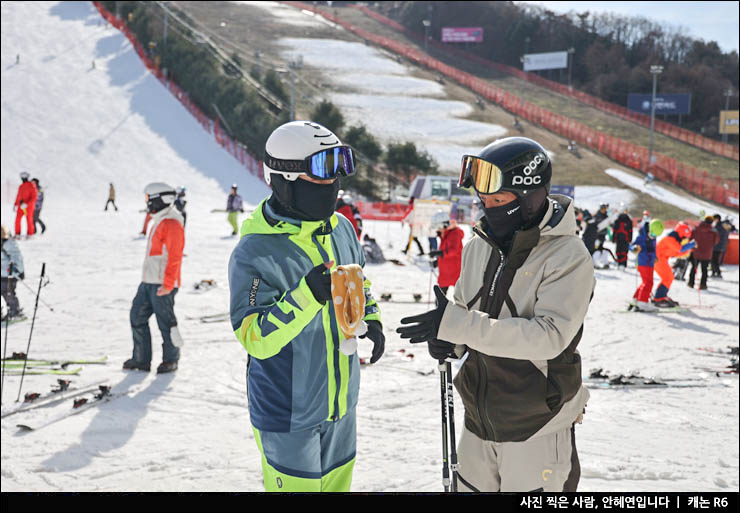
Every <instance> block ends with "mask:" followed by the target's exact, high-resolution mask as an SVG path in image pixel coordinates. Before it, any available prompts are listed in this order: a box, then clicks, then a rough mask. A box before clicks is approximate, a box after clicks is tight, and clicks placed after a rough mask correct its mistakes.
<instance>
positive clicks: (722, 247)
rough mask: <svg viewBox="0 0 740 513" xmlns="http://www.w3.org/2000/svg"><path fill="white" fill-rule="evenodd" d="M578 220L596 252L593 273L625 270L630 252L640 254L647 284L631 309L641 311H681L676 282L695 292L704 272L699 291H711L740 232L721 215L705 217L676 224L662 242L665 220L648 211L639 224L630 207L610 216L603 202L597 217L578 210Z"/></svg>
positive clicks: (585, 240)
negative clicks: (674, 288) (732, 239)
mask: <svg viewBox="0 0 740 513" xmlns="http://www.w3.org/2000/svg"><path fill="white" fill-rule="evenodd" d="M576 216H577V218H576V219H577V226H578V228H577V231H578V233H580V234H581V238H582V240H583V243H584V244H585V246H586V248H587V249H588V251H589V253H591V257H592V260H593V264H594V268H596V269H601V270H603V269H611V268H614V267H616V269H618V270H624V269H626V268H627V265H628V260H629V259H628V255H629V252H630V251H632V252H633V253H635V254H636V258H635V262H636V265H635V267H636V268H637V270H638V272H639V274H640V277H641V279H642V282H641V283H640V286H639V287H638V288H637V290H636V291H635V293H634V295H633V297H632V300H631V301H630V302H629V308H630V310H633V311H641V312H652V311H655V310H656V309H657V308H676V307H678V306H680V305H679V304H678V302H677V301H676V300H674V299H672V298H671V297H670V296H668V292H669V291H670V288H671V285H672V283H673V281H674V280H675V279H679V280H680V281H684V280H686V282H687V285H688V286H689V287H690V288H694V287H695V284H696V281H697V280H696V274H697V270H699V269H700V270H701V278H700V279H699V289H700V290H707V289H708V278H709V277H710V274H709V270H710V266H711V277H712V278H718V279H721V278H722V271H721V265H722V263H723V261H724V256H725V253H726V251H727V244H728V240H729V235H730V233H732V232H737V228H735V226H734V225H733V224H732V222H731V221H730V220H729V219H728V218H726V219H724V220H723V219H722V216H721V215H720V214H714V215H713V216H702V217H701V219H700V220H699V222H698V223H697V222H695V221H694V222H690V221H679V222H675V224H674V225H673V228H672V229H671V230H670V231H669V232H668V233H667V234H666V235H665V236H664V237H663V238H661V239H660V240H658V237H659V236H661V234H663V233H664V229H665V228H666V227H665V226H664V223H663V221H661V220H660V219H653V218H651V216H650V212H649V211H647V210H645V211H643V213H642V218H641V219H637V220H634V219H633V218H632V217H631V216H630V215H629V209H628V208H627V207H626V206H625V205H620V208H619V209H618V210H617V211H615V212H611V214H610V212H609V205H608V204H607V203H602V204H601V205H599V209H598V211H597V212H596V213H595V214H593V215H592V214H591V213H590V212H589V211H588V210H585V209H584V210H580V209H576ZM691 224H694V225H695V226H694V227H692V226H691ZM635 233H636V235H635ZM607 240H611V241H612V242H613V243H614V246H615V250H616V255H615V254H614V252H612V251H611V250H610V249H609V248H608V247H606V246H605V245H604V243H605V242H606V241H607ZM612 264H614V265H612ZM687 270H688V273H687ZM654 273H657V274H658V277H659V279H660V281H659V283H658V286H657V287H656V288H655V290H654V291H653V275H654Z"/></svg>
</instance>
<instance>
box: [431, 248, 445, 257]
mask: <svg viewBox="0 0 740 513" xmlns="http://www.w3.org/2000/svg"><path fill="white" fill-rule="evenodd" d="M442 255H444V253H443V252H442V250H440V249H435V250H433V251H430V252H429V256H430V257H432V258H436V257H441V256H442Z"/></svg>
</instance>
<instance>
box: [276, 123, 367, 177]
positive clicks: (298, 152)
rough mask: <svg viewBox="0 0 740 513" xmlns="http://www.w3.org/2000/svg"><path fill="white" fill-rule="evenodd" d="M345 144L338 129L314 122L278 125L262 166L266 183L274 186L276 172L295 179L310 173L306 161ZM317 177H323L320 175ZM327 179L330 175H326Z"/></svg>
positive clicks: (350, 172) (350, 152) (350, 153)
mask: <svg viewBox="0 0 740 513" xmlns="http://www.w3.org/2000/svg"><path fill="white" fill-rule="evenodd" d="M336 147H344V148H347V149H348V150H349V155H350V156H351V155H352V150H351V149H349V148H348V147H346V146H344V145H343V144H342V142H341V141H340V140H339V137H337V136H336V135H335V134H334V132H332V131H331V130H329V129H328V128H325V127H323V126H321V125H319V124H318V123H314V122H312V121H291V122H289V123H285V124H284V125H281V126H279V127H278V128H276V129H275V130H274V131H273V132H272V134H270V137H268V138H267V142H266V143H265V161H264V162H263V163H262V167H263V170H264V174H265V182H267V184H268V185H270V183H271V181H272V178H271V176H270V175H272V173H278V174H281V175H282V176H283V177H284V178H285V179H286V180H289V181H291V182H293V181H295V180H296V179H298V175H301V174H309V175H311V173H310V170H309V169H305V168H304V167H303V165H304V161H305V160H307V159H308V157H310V156H312V155H314V154H315V153H318V152H321V151H322V150H326V149H328V148H336ZM345 172H346V174H352V172H354V160H353V158H352V170H350V171H349V172H347V170H346V169H345ZM317 178H321V177H319V176H317ZM324 178H326V177H324Z"/></svg>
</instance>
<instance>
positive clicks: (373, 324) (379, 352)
mask: <svg viewBox="0 0 740 513" xmlns="http://www.w3.org/2000/svg"><path fill="white" fill-rule="evenodd" d="M365 337H367V338H369V339H370V340H372V341H373V355H372V356H371V357H370V363H375V362H377V361H378V360H380V357H381V356H383V352H384V351H385V335H383V325H382V324H380V322H379V321H367V332H366V333H365V334H364V335H360V338H365Z"/></svg>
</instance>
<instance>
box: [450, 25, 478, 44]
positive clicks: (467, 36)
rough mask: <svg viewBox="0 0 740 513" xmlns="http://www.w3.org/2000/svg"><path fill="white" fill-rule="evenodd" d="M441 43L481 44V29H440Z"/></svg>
mask: <svg viewBox="0 0 740 513" xmlns="http://www.w3.org/2000/svg"><path fill="white" fill-rule="evenodd" d="M442 42H443V43H482V42H483V27H442Z"/></svg>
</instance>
